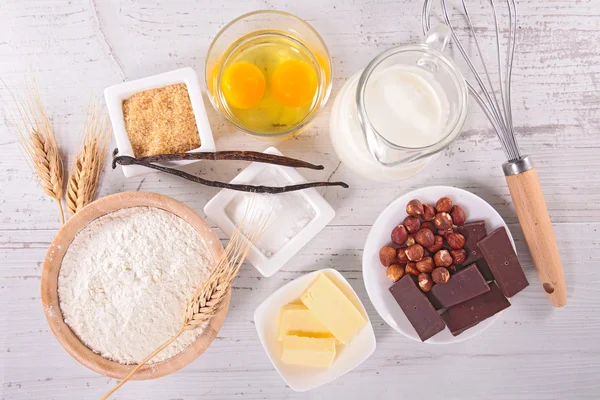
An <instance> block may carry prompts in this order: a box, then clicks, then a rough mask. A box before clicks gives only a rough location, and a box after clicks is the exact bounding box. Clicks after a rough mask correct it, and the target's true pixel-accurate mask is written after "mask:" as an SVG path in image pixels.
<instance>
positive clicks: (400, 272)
mask: <svg viewBox="0 0 600 400" xmlns="http://www.w3.org/2000/svg"><path fill="white" fill-rule="evenodd" d="M385 273H386V275H387V277H388V279H389V280H390V281H392V282H397V281H398V280H400V278H402V277H403V276H404V267H403V266H402V265H399V264H392V265H390V266H389V267H387V270H386V272H385Z"/></svg>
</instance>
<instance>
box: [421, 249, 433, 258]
mask: <svg viewBox="0 0 600 400" xmlns="http://www.w3.org/2000/svg"><path fill="white" fill-rule="evenodd" d="M432 256H433V254H431V252H430V251H429V250H427V249H425V248H424V249H423V258H425V257H432Z"/></svg>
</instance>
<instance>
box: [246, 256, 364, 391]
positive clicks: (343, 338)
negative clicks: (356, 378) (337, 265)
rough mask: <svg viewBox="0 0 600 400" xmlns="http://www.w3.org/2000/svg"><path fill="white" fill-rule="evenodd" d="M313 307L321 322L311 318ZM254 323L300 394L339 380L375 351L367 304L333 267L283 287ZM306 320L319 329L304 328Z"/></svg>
mask: <svg viewBox="0 0 600 400" xmlns="http://www.w3.org/2000/svg"><path fill="white" fill-rule="evenodd" d="M345 299H347V300H345ZM322 304H327V305H328V306H325V307H323V308H322V307H320V306H321V305H322ZM308 308H310V311H311V312H314V314H313V315H314V316H318V318H320V319H318V321H317V320H315V321H312V322H310V321H308V319H307V315H306V313H307V312H308V310H307V309H308ZM333 312H335V313H333ZM286 313H290V315H289V316H288V318H286ZM303 313H304V314H303ZM254 323H255V325H256V331H257V332H258V337H259V338H260V341H261V343H262V345H263V347H264V349H265V351H266V353H267V356H268V357H269V359H270V360H271V362H272V363H273V366H274V367H275V369H276V370H277V372H279V375H281V377H282V378H283V380H284V381H285V382H286V384H287V385H288V386H289V387H290V388H292V389H293V390H295V391H297V392H304V391H307V390H311V389H314V388H317V387H319V386H321V385H324V384H326V383H328V382H331V381H333V380H334V379H337V378H339V377H340V376H342V375H344V374H346V373H347V372H349V371H351V370H353V369H354V368H356V367H357V366H358V365H360V364H361V363H362V362H363V361H365V360H366V359H367V358H369V356H370V355H371V354H372V353H373V352H374V351H375V346H376V344H375V334H374V332H373V326H372V325H371V322H370V320H369V316H368V315H367V313H366V311H365V308H364V306H363V305H362V303H361V301H360V299H359V298H358V296H357V295H356V292H354V290H353V289H352V287H351V286H350V284H349V283H348V281H347V280H346V279H345V278H344V277H343V276H342V274H340V273H339V272H337V271H336V270H334V269H331V268H328V269H322V270H319V271H314V272H311V273H309V274H306V275H303V276H301V277H299V278H297V279H295V280H293V281H291V282H289V283H287V284H286V285H284V286H282V287H281V288H280V289H279V290H277V291H276V292H275V293H273V294H272V295H271V296H269V297H268V298H267V299H266V300H265V301H263V302H262V304H261V305H260V306H258V308H257V309H256V311H255V312H254ZM302 324H309V325H310V328H309V327H308V326H305V328H306V329H308V330H311V331H313V332H312V333H307V332H306V331H303V328H302V326H300V325H302ZM324 325H327V326H324ZM287 329H289V331H286V330H287ZM302 331H303V332H302ZM332 332H335V335H334V334H333V333H332ZM284 359H285V361H286V362H284ZM290 362H291V363H290ZM292 363H293V364H292ZM297 363H300V364H306V365H308V364H312V365H314V366H311V367H309V366H304V365H295V364H297ZM329 364H330V365H329ZM317 365H320V366H317ZM328 365H329V366H328Z"/></svg>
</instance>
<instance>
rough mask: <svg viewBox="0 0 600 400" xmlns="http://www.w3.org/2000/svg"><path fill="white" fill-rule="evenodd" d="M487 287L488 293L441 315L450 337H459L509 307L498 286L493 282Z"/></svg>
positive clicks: (453, 307)
mask: <svg viewBox="0 0 600 400" xmlns="http://www.w3.org/2000/svg"><path fill="white" fill-rule="evenodd" d="M489 286H490V291H489V292H486V293H484V294H480V295H479V296H477V297H473V298H472V299H471V300H467V301H464V302H462V303H460V304H457V305H455V306H452V307H450V308H448V309H446V311H444V312H443V313H442V318H443V319H444V321H445V322H446V326H448V329H450V332H451V333H452V335H454V336H457V335H460V334H461V333H463V332H464V331H465V330H467V329H469V328H472V327H474V326H475V325H477V324H478V323H480V322H481V321H483V320H485V319H487V318H489V317H491V316H493V315H495V314H497V313H499V312H500V311H502V310H504V309H505V308H508V307H510V302H509V301H508V300H507V299H506V297H504V295H503V294H502V292H501V291H500V289H499V288H498V286H497V285H496V284H495V283H493V282H492V283H490V284H489Z"/></svg>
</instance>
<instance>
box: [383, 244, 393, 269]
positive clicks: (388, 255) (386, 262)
mask: <svg viewBox="0 0 600 400" xmlns="http://www.w3.org/2000/svg"><path fill="white" fill-rule="evenodd" d="M395 260H396V249H395V248H393V247H390V246H385V247H382V248H381V250H379V261H381V264H383V266H384V267H389V266H390V265H391V264H392V263H393V262H394V261H395Z"/></svg>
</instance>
